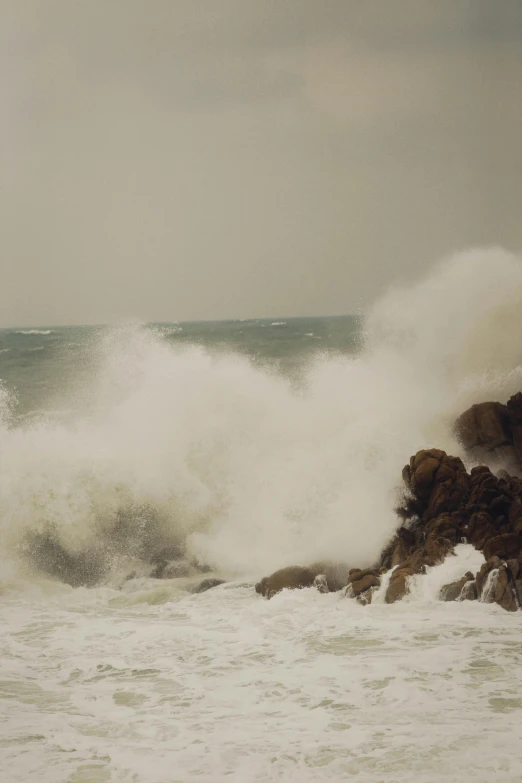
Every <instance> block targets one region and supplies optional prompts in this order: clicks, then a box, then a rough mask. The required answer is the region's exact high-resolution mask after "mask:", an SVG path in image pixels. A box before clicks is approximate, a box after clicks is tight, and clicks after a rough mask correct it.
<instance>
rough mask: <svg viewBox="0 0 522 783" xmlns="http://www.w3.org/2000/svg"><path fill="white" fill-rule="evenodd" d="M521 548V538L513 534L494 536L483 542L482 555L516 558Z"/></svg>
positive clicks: (486, 556)
mask: <svg viewBox="0 0 522 783" xmlns="http://www.w3.org/2000/svg"><path fill="white" fill-rule="evenodd" d="M521 550H522V538H521V537H520V536H516V535H514V534H510V535H503V536H495V537H494V538H490V539H488V540H487V541H486V543H485V544H484V557H485V558H486V559H487V560H489V558H490V557H494V556H495V555H496V556H497V557H501V558H504V559H506V558H513V557H514V558H518V557H519V555H520V552H521Z"/></svg>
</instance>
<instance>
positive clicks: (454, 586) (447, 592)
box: [439, 571, 475, 601]
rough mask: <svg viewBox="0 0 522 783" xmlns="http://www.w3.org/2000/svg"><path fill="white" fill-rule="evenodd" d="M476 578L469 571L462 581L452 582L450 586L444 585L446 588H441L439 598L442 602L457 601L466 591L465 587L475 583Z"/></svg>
mask: <svg viewBox="0 0 522 783" xmlns="http://www.w3.org/2000/svg"><path fill="white" fill-rule="evenodd" d="M474 580H475V577H474V576H473V574H472V573H470V572H469V571H468V573H467V574H466V575H465V576H463V577H462V578H461V579H457V581H456V582H451V583H450V584H448V585H444V587H442V588H441V591H440V594H439V598H440V600H441V601H457V600H458V599H459V598H460V597H461V595H462V591H463V589H464V586H465V585H466V584H468V582H472V583H473V582H474Z"/></svg>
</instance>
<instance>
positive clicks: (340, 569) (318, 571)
mask: <svg viewBox="0 0 522 783" xmlns="http://www.w3.org/2000/svg"><path fill="white" fill-rule="evenodd" d="M307 567H308V568H309V569H310V571H312V573H313V574H315V576H319V575H322V576H324V578H325V580H326V583H327V585H328V592H330V593H336V592H337V591H338V590H342V589H343V588H344V587H346V585H347V584H348V577H349V574H350V569H349V567H348V566H347V565H346V563H336V562H332V561H329V560H327V561H319V562H317V563H312V564H311V565H309V566H307Z"/></svg>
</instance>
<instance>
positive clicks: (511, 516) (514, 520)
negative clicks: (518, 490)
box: [508, 497, 522, 535]
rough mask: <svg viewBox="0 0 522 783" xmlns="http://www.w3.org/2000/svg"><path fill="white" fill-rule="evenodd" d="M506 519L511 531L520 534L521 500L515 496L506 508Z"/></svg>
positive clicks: (521, 526)
mask: <svg viewBox="0 0 522 783" xmlns="http://www.w3.org/2000/svg"><path fill="white" fill-rule="evenodd" d="M508 521H509V524H510V525H511V527H512V529H513V532H514V533H518V535H522V500H521V498H519V497H516V498H515V499H514V500H513V502H512V503H511V505H510V507H509V509H508Z"/></svg>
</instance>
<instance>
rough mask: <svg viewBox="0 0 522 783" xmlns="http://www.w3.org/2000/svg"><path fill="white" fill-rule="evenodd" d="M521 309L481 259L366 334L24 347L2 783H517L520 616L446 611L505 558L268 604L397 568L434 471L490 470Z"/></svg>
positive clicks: (290, 322)
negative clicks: (459, 585)
mask: <svg viewBox="0 0 522 783" xmlns="http://www.w3.org/2000/svg"><path fill="white" fill-rule="evenodd" d="M521 302H522V263H521V261H520V260H519V259H518V258H516V257H514V256H511V255H510V254H508V253H505V252H503V251H500V250H490V251H471V252H468V253H463V254H460V255H458V256H455V257H452V258H449V259H446V260H445V261H444V262H442V263H441V264H440V265H439V266H437V267H436V268H435V269H433V270H432V271H431V272H430V274H429V275H428V276H427V277H426V278H425V279H424V280H422V281H420V282H411V283H408V284H406V285H404V286H402V287H397V288H395V289H393V290H390V291H389V292H387V293H386V294H385V295H383V296H382V297H381V298H380V299H379V300H378V301H377V302H376V303H375V304H374V305H373V306H372V307H371V308H368V310H367V311H366V312H365V313H364V314H363V315H362V316H361V317H355V316H343V317H336V318H293V319H291V318H285V317H281V318H277V319H276V318H272V319H252V320H243V321H226V322H198V323H196V322H193V323H168V324H166V323H161V324H135V323H126V324H122V325H117V326H110V327H107V326H103V327H73V326H72V327H52V326H43V327H38V328H35V327H23V326H21V327H16V328H9V329H2V330H0V379H1V390H0V530H1V541H2V545H1V549H0V629H1V630H0V725H1V732H0V754H1V755H0V766H1V769H2V781H5V783H15V782H16V783H18V782H20V783H21V782H22V781H23V783H27V781H30V780H35V781H36V780H38V781H39V782H40V783H61V782H62V781H63V782H64V783H65V782H67V783H108V782H109V781H110V782H111V783H117V782H118V783H130V782H132V783H185V782H186V781H193V780H197V781H201V783H206V782H207V781H208V783H210V781H212V783H217V782H218V781H237V782H238V783H250V781H252V783H253V782H254V781H278V780H281V781H286V782H287V783H294V782H295V783H297V782H298V781H299V783H308V782H310V783H312V782H313V783H315V782H316V781H317V782H318V781H346V780H354V781H357V782H358V783H399V782H400V783H414V782H415V783H439V781H444V782H447V783H450V782H451V783H467V782H468V781H469V782H470V783H471V781H473V783H486V781H487V782H488V783H490V781H491V780H495V781H505V782H507V781H509V782H510V783H515V781H517V783H518V781H520V780H521V779H522V755H521V753H520V748H521V742H522V723H521V720H520V719H521V716H522V712H521V710H522V687H521V686H522V634H521V631H522V612H516V613H512V614H510V613H508V612H505V611H503V610H502V609H501V608H500V607H498V606H497V605H491V604H483V603H480V602H462V603H456V602H455V603H443V602H441V601H439V600H438V594H439V590H440V588H441V587H442V586H443V585H444V584H446V583H448V582H450V581H452V580H453V579H456V578H458V577H460V576H462V575H463V574H464V573H466V572H467V571H469V570H471V571H472V572H476V571H477V570H478V569H479V568H480V565H481V563H482V562H483V556H482V554H481V553H480V552H477V551H475V550H474V549H473V548H472V547H471V546H469V545H467V544H460V545H458V547H457V549H456V555H455V556H451V557H448V558H447V559H446V561H445V562H444V563H443V564H442V565H440V566H437V567H434V568H431V569H428V573H427V574H426V575H423V576H415V577H413V578H412V582H411V591H410V594H409V595H407V596H406V597H405V598H404V599H403V600H402V601H401V602H399V603H397V604H393V605H386V604H385V603H384V594H383V590H382V588H381V589H380V590H379V591H378V592H377V593H376V595H375V596H374V600H373V602H372V604H371V605H370V606H361V605H360V604H358V603H357V602H356V601H355V600H353V599H350V598H348V597H346V596H344V594H343V593H342V592H341V593H331V594H327V595H323V594H320V593H319V592H317V591H316V590H314V589H306V590H300V591H284V592H282V593H280V594H278V595H276V596H275V597H274V598H272V599H271V600H270V601H267V600H265V599H264V598H262V597H261V596H259V595H257V594H256V592H255V590H254V584H255V582H256V581H258V580H259V578H260V577H262V576H264V575H267V574H269V573H271V572H272V571H274V570H275V569H277V568H279V567H283V566H286V565H306V564H307V563H310V562H313V561H317V560H320V559H335V560H336V561H342V562H345V563H348V564H349V565H352V564H353V565H355V566H361V567H362V566H364V565H367V564H370V563H371V562H373V560H374V559H375V558H376V557H377V556H378V554H379V552H380V551H381V549H382V548H383V546H384V545H385V544H386V542H387V541H388V540H389V538H390V537H391V536H392V535H393V532H394V530H395V528H396V527H397V525H398V520H397V518H396V516H395V513H394V508H395V506H396V502H397V499H398V497H399V496H400V492H401V470H402V467H403V465H405V464H406V463H407V462H408V460H409V458H410V456H411V455H412V454H414V453H415V452H416V451H417V450H418V449H420V448H428V447H437V448H442V449H445V450H446V451H448V453H451V454H453V455H455V456H460V457H462V458H463V459H464V460H465V461H466V465H467V466H469V465H470V463H469V457H468V456H467V455H466V454H464V453H463V452H462V448H461V446H460V444H459V443H458V441H457V440H456V438H455V436H454V434H453V429H452V425H453V422H454V420H455V417H456V416H457V415H458V414H459V413H460V412H462V411H463V410H465V408H466V407H468V406H469V405H470V404H472V403H474V402H480V401H484V400H488V399H495V400H496V399H498V400H502V401H505V400H506V399H507V397H509V395H510V394H513V393H515V392H516V391H519V390H521V389H522V366H521V365H522V322H521V321H520V305H521ZM165 552H167V553H170V556H171V555H172V553H173V552H177V555H176V557H178V560H179V563H180V565H179V567H178V570H177V571H175V572H172V573H171V574H170V575H169V578H165V579H157V578H154V577H153V576H152V573H153V568H154V566H155V564H157V563H158V562H159V560H161V557H163V556H164V553H165ZM206 578H216V579H220V580H223V582H222V583H221V584H219V585H218V586H216V587H213V588H212V589H210V590H208V591H207V592H203V593H194V592H192V590H193V589H194V588H195V587H196V586H197V585H198V584H199V583H200V582H201V580H202V579H206Z"/></svg>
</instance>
